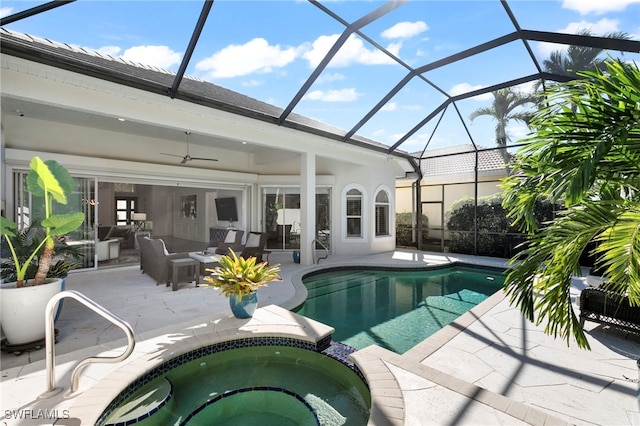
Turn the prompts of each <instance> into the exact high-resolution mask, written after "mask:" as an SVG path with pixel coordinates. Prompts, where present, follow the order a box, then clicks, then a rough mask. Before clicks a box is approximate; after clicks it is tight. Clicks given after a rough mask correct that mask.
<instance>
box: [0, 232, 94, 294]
mask: <svg viewBox="0 0 640 426" xmlns="http://www.w3.org/2000/svg"><path fill="white" fill-rule="evenodd" d="M44 234H45V230H44V228H42V227H41V226H40V224H39V223H38V222H37V221H34V223H32V224H31V226H28V227H26V228H24V229H22V230H21V231H18V232H17V234H16V237H15V238H13V241H12V244H13V249H14V252H15V254H16V256H17V258H18V261H19V263H18V265H23V264H25V261H26V260H27V259H28V258H29V257H30V256H31V254H32V253H33V252H34V250H35V249H36V248H37V247H38V246H40V244H41V242H42V240H43V238H44ZM2 253H3V257H2V259H0V264H1V265H2V270H1V271H0V277H1V278H2V280H3V281H5V282H12V281H16V280H17V279H18V277H17V272H18V271H17V268H16V266H17V264H16V262H15V261H14V259H13V257H12V256H9V257H6V256H5V254H11V253H10V251H9V250H8V247H7V250H5V243H4V240H3V250H2ZM54 255H55V257H54V260H53V261H52V262H51V267H50V268H49V272H48V273H47V277H49V278H62V277H65V276H66V275H67V274H68V273H69V271H70V270H72V269H76V268H79V267H81V266H82V263H81V262H80V261H79V260H78V259H80V258H81V257H83V256H84V255H83V254H82V253H81V251H80V249H79V248H78V247H74V246H69V245H66V244H64V243H63V242H61V241H56V244H55V248H54ZM38 264H39V257H38V256H35V257H31V262H30V263H29V265H28V266H27V268H26V271H25V276H26V277H27V278H33V277H35V275H36V271H37V270H38Z"/></svg>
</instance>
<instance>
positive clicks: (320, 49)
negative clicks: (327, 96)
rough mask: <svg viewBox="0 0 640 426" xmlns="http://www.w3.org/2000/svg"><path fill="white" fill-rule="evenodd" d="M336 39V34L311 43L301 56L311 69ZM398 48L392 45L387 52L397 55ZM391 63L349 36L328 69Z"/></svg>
mask: <svg viewBox="0 0 640 426" xmlns="http://www.w3.org/2000/svg"><path fill="white" fill-rule="evenodd" d="M338 37H339V35H338V34H333V35H328V36H320V37H318V38H317V39H316V40H315V41H314V42H313V43H312V46H311V49H309V50H308V51H307V52H305V53H304V54H303V57H304V58H305V59H306V60H307V61H308V62H309V66H310V67H311V68H315V67H317V66H318V64H319V63H320V61H321V60H322V59H323V58H324V57H325V55H326V54H327V52H328V51H329V49H331V47H332V46H333V45H334V44H335V42H336V40H337V39H338ZM400 46H401V45H400V44H393V45H391V46H390V47H389V50H390V51H391V52H392V53H394V54H397V52H398V50H399V48H400ZM393 63H394V61H393V60H392V59H391V58H389V57H388V56H387V55H385V54H384V53H382V52H381V51H379V50H378V49H376V48H371V49H367V48H366V47H365V46H364V42H363V41H362V39H360V38H358V37H356V36H355V35H353V34H351V35H350V36H349V38H348V39H347V41H346V42H345V43H344V44H343V45H342V47H341V48H340V50H339V51H338V53H337V54H336V55H335V56H334V57H333V59H332V60H331V62H330V63H329V67H347V66H349V65H353V64H363V65H379V64H393Z"/></svg>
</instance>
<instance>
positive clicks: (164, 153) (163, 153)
mask: <svg viewBox="0 0 640 426" xmlns="http://www.w3.org/2000/svg"><path fill="white" fill-rule="evenodd" d="M160 154H162V155H170V156H172V157H180V158H182V155H178V154H168V153H166V152H161V153H160Z"/></svg>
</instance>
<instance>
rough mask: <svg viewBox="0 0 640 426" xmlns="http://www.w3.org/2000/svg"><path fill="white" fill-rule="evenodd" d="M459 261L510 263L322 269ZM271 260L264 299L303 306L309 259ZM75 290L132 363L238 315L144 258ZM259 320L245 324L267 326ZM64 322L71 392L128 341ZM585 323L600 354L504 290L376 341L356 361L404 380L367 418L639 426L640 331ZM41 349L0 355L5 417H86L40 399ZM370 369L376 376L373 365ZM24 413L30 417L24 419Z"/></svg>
mask: <svg viewBox="0 0 640 426" xmlns="http://www.w3.org/2000/svg"><path fill="white" fill-rule="evenodd" d="M456 259H459V260H463V261H466V262H472V263H481V264H490V265H503V264H504V261H503V260H502V259H493V258H482V257H466V256H453V255H446V254H440V253H427V252H417V251H411V250H396V251H394V252H389V253H382V254H377V255H371V256H366V257H356V256H354V257H348V256H340V257H339V258H338V257H336V256H332V257H330V258H329V259H327V260H326V261H323V262H322V263H321V266H322V265H325V264H337V263H340V264H344V263H354V264H355V263H357V264H377V265H381V264H390V265H391V264H394V265H404V266H411V265H416V264H434V263H442V262H448V261H453V260H456ZM271 261H272V262H273V263H280V264H281V265H282V276H283V278H284V281H283V282H281V283H275V284H273V285H271V286H269V287H267V288H265V289H263V290H261V294H260V297H261V299H260V300H261V305H267V304H275V305H280V306H283V307H285V308H291V307H293V306H295V305H297V304H298V303H299V300H300V299H299V295H296V286H295V285H294V284H293V282H296V281H297V280H298V279H299V278H300V276H301V275H302V274H303V273H304V272H305V271H308V270H310V269H311V268H312V267H305V266H301V265H299V264H295V263H294V262H293V260H292V258H291V254H290V253H273V254H272V255H271ZM292 280H293V281H292ZM584 285H585V284H584V279H583V278H575V279H574V287H573V289H572V294H573V295H574V296H577V295H578V294H579V291H580V289H581V288H583V287H584ZM67 289H68V290H77V291H80V292H81V293H83V294H84V295H86V296H87V297H89V298H91V299H92V300H94V301H95V302H97V303H98V304H100V305H102V306H104V307H105V308H106V309H108V310H110V311H111V312H113V313H114V314H116V315H117V316H119V317H120V318H122V319H124V320H125V321H127V322H129V323H130V324H131V326H132V327H133V329H134V330H135V332H136V340H137V342H136V349H135V351H134V353H133V354H132V355H131V357H130V358H129V359H128V360H127V361H125V363H127V364H129V363H134V361H135V360H136V359H138V358H140V357H142V356H143V355H145V354H147V355H148V354H149V353H153V351H157V350H158V349H159V348H165V349H166V347H167V344H168V343H169V342H175V341H177V340H179V337H178V336H181V335H182V334H187V333H188V332H187V330H190V329H193V328H195V327H196V325H197V326H201V327H204V328H205V329H206V328H207V327H213V325H212V324H214V323H215V322H216V321H218V323H219V322H220V321H224V320H225V318H227V317H228V315H229V310H228V301H227V300H226V298H224V297H222V296H219V295H218V294H217V291H215V290H211V289H205V288H194V287H193V285H187V284H183V285H181V287H180V289H179V290H178V291H176V292H172V291H171V288H170V287H164V286H156V285H155V282H153V280H152V279H150V278H149V277H147V276H146V275H141V274H140V271H139V269H138V266H137V265H136V266H128V267H119V268H106V269H102V270H99V271H95V272H86V273H77V274H72V275H71V276H70V277H69V278H68V279H67ZM205 293H206V294H205ZM265 312H266V311H265ZM262 318H263V317H260V318H256V319H254V320H251V321H250V322H249V323H248V324H246V325H244V326H245V327H246V326H252V327H258V326H259V324H258V323H259V322H261V321H262ZM282 324H285V322H282ZM274 325H276V326H277V324H274ZM56 328H57V329H58V330H59V337H58V340H59V342H58V343H57V344H56V348H55V349H56V355H57V358H56V378H57V385H58V386H63V387H64V388H65V389H64V390H65V392H66V391H67V390H68V386H69V374H70V371H71V369H72V368H73V367H74V365H75V363H76V362H77V361H79V360H81V359H83V358H85V357H86V356H94V355H97V354H103V355H104V354H105V353H109V354H111V355H113V354H117V353H119V352H121V350H119V349H118V348H120V347H121V346H122V344H123V342H124V339H123V336H122V332H121V331H120V330H119V329H118V328H117V327H114V326H112V325H110V324H109V323H107V322H106V321H105V320H103V319H102V318H101V317H99V316H98V315H95V314H94V313H92V312H91V311H89V310H88V309H86V308H85V307H83V306H81V305H80V304H79V303H77V302H75V301H73V300H70V299H67V300H65V302H64V308H63V310H62V314H61V316H60V318H59V320H58V322H57V323H56ZM586 328H587V331H588V338H589V342H590V344H591V347H592V350H591V351H590V352H587V351H583V350H580V349H578V348H577V347H576V345H575V344H573V345H571V346H570V347H567V345H566V344H565V343H564V342H563V341H555V340H554V339H553V338H551V337H549V336H546V335H544V334H543V333H542V331H541V328H540V327H536V326H534V325H532V324H529V323H526V321H524V320H523V319H522V316H521V315H520V314H519V312H518V311H516V310H514V309H513V308H511V307H509V306H508V303H507V302H506V301H505V300H504V299H503V296H502V294H500V293H499V294H496V295H494V296H492V297H491V298H490V299H489V300H487V301H486V302H485V303H483V304H481V305H479V306H478V307H476V308H475V309H473V310H472V311H471V312H469V313H468V314H465V315H463V316H462V317H460V318H459V319H458V320H457V321H456V322H455V323H453V324H451V325H450V326H448V327H445V328H444V329H442V330H441V331H440V332H438V333H436V334H435V335H433V336H431V337H430V338H429V339H427V340H425V341H424V342H423V343H422V344H420V345H418V346H416V347H414V348H413V349H411V350H410V351H408V352H407V353H405V354H403V355H398V354H394V353H391V352H388V351H386V350H383V349H381V348H377V347H369V348H367V349H365V350H363V351H360V352H359V353H358V354H357V355H356V356H357V358H358V359H359V360H360V361H362V362H363V363H365V364H363V365H368V366H373V365H376V363H377V364H378V365H384V366H386V368H387V369H388V370H389V371H390V372H391V373H392V374H393V376H394V378H395V380H393V381H392V382H393V383H390V384H387V385H385V384H383V383H380V382H382V381H377V382H376V380H372V381H370V385H371V388H372V395H373V396H375V397H376V398H377V399H378V401H381V400H382V401H383V400H387V403H386V404H385V405H383V406H380V407H378V409H376V410H374V411H375V412H374V414H375V415H372V418H371V421H370V424H407V425H422V424H534V425H543V424H617V425H625V424H628V425H631V424H639V423H640V416H639V410H638V403H637V399H636V390H637V387H638V384H637V383H636V378H637V377H638V369H637V367H636V359H638V358H640V339H638V336H634V335H629V334H626V333H621V332H619V331H617V330H612V329H607V328H603V327H602V326H598V325H597V324H594V323H587V324H586ZM192 334H193V333H192ZM44 356H45V351H44V350H38V351H33V352H29V353H24V354H21V355H19V356H15V355H12V354H7V353H4V352H3V353H2V358H1V361H2V404H1V406H2V412H1V413H0V415H1V417H0V420H2V421H3V422H4V423H3V424H7V425H18V424H20V425H31V424H38V425H40V424H54V420H49V418H50V417H51V416H49V418H47V416H46V415H44V416H40V417H39V418H35V419H34V418H33V417H36V415H37V414H38V413H40V414H42V412H41V411H38V410H49V414H51V413H53V414H55V415H56V416H57V417H59V418H60V419H59V420H57V422H55V424H56V425H72V424H73V425H77V424H85V422H84V421H83V419H84V417H83V416H82V414H81V413H82V411H83V410H86V409H87V408H86V407H84V408H82V407H78V406H77V404H78V400H79V399H80V398H82V395H81V396H79V397H77V398H73V399H64V398H62V394H59V395H58V396H56V397H54V398H51V399H44V400H43V399H38V396H39V395H40V394H41V393H42V392H44V391H45V390H46V375H45V367H44ZM122 367H123V365H122V364H116V365H110V364H97V365H96V364H92V365H90V366H89V367H87V368H86V369H85V370H84V372H83V373H82V374H81V377H80V389H81V390H87V389H89V388H90V387H92V386H94V385H95V384H96V383H98V382H99V381H101V380H102V381H103V382H104V380H103V379H104V378H105V377H107V376H109V375H111V374H113V372H114V371H115V370H118V369H121V368H122ZM372 368H373V367H372ZM367 369H368V368H367V367H365V369H364V372H365V375H367ZM369 374H370V376H368V377H372V378H373V377H375V374H376V372H374V371H369ZM384 386H387V387H386V388H385V387H384ZM398 387H399V391H397V389H398ZM398 392H399V393H400V394H401V395H400V394H398ZM400 396H401V397H402V398H403V402H402V400H401V399H400ZM89 409H90V408H89ZM12 410H15V411H12ZM65 410H66V411H65ZM20 413H21V414H22V415H23V419H22V420H19V419H16V417H17V416H18V415H19V414H20ZM24 417H26V419H25V418H24ZM66 417H69V418H66ZM401 419H403V420H401Z"/></svg>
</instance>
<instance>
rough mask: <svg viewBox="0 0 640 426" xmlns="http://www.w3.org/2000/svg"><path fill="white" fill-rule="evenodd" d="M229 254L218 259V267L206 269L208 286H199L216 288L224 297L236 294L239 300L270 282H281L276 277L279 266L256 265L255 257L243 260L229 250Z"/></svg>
mask: <svg viewBox="0 0 640 426" xmlns="http://www.w3.org/2000/svg"><path fill="white" fill-rule="evenodd" d="M229 252H230V254H229V255H224V256H222V257H221V258H220V260H219V261H218V263H219V266H217V267H215V268H213V269H207V271H209V272H211V275H210V276H206V277H204V279H205V281H206V282H207V283H208V284H201V286H207V287H213V288H217V289H219V290H220V294H224V295H225V296H226V297H229V296H230V295H232V294H236V295H237V296H238V299H241V298H242V296H244V295H245V294H250V293H252V292H254V291H256V290H258V289H259V288H260V287H264V286H266V285H267V284H268V283H269V282H271V281H281V280H282V278H280V275H278V272H280V265H273V266H269V264H268V263H267V262H259V263H258V262H257V259H256V258H255V257H250V258H248V259H244V258H242V257H238V255H237V254H236V253H235V252H234V251H233V250H231V249H230V250H229Z"/></svg>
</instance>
